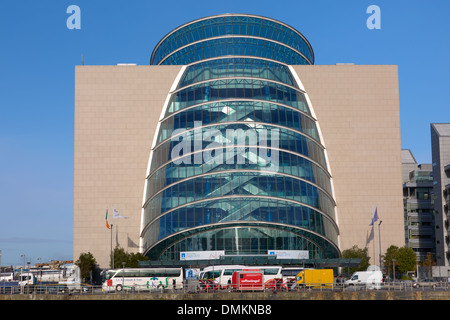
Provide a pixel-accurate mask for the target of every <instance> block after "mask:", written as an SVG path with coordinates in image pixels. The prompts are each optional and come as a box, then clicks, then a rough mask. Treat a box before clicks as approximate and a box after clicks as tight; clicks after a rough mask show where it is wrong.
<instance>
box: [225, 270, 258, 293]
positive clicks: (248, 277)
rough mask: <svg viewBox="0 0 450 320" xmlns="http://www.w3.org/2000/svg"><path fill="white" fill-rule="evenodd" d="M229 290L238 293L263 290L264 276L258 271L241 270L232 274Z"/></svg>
mask: <svg viewBox="0 0 450 320" xmlns="http://www.w3.org/2000/svg"><path fill="white" fill-rule="evenodd" d="M231 288H232V289H234V290H239V291H244V290H247V291H259V290H264V274H263V272H262V271H260V270H255V269H253V270H250V269H249V270H246V269H244V270H242V271H235V272H233V276H232V280H231Z"/></svg>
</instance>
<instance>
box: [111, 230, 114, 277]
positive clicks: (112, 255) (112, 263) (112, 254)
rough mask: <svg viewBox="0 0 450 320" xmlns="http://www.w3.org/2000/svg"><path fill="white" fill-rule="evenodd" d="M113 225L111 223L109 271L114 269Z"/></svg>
mask: <svg viewBox="0 0 450 320" xmlns="http://www.w3.org/2000/svg"><path fill="white" fill-rule="evenodd" d="M112 238H113V224H112V223H111V269H114V252H113V244H112V243H113V241H112Z"/></svg>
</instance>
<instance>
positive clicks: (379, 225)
mask: <svg viewBox="0 0 450 320" xmlns="http://www.w3.org/2000/svg"><path fill="white" fill-rule="evenodd" d="M382 222H383V221H382V220H380V222H379V223H378V242H379V247H380V270H381V223H382Z"/></svg>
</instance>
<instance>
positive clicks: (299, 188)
mask: <svg viewBox="0 0 450 320" xmlns="http://www.w3.org/2000/svg"><path fill="white" fill-rule="evenodd" d="M150 63H151V64H155V65H175V64H176V65H184V66H186V67H185V69H184V73H183V74H182V76H181V77H180V78H179V80H178V83H177V84H176V86H174V88H175V89H174V90H173V91H172V92H170V93H169V95H170V97H169V99H168V102H167V105H166V106H165V107H164V114H163V115H162V116H161V120H160V123H159V126H158V128H159V129H158V132H156V140H155V141H156V144H155V145H154V147H153V148H152V151H151V155H150V163H149V175H148V177H147V179H146V185H145V195H144V205H143V216H142V231H141V239H142V244H143V248H144V254H146V255H147V256H149V257H150V259H151V260H179V259H180V253H182V252H189V251H224V252H225V254H226V255H260V254H264V255H266V254H268V251H270V250H304V251H308V254H309V258H311V259H321V258H337V257H338V256H339V249H338V234H339V230H338V226H337V224H336V204H335V200H334V197H333V187H332V179H331V175H330V173H329V168H328V165H327V160H326V151H325V148H324V146H323V142H322V141H321V137H320V134H319V131H318V125H317V120H316V119H315V118H314V113H313V112H311V106H310V105H309V104H308V99H307V96H306V92H305V91H304V90H303V89H302V88H301V86H299V83H297V81H296V75H294V71H293V69H292V68H291V67H290V65H297V64H305V65H310V64H313V63H314V53H313V50H312V48H311V46H310V44H309V42H308V41H307V40H306V38H305V37H304V36H303V35H302V34H300V33H299V32H298V31H296V30H295V29H293V28H292V27H290V26H288V25H286V24H284V23H282V22H279V21H276V20H273V19H269V18H265V17H260V16H254V15H246V14H225V15H219V16H212V17H207V18H203V19H199V20H195V21H193V22H190V23H187V24H185V25H182V26H181V27H179V28H177V29H175V30H174V31H172V32H170V33H169V34H168V35H166V36H165V37H164V38H163V39H162V40H161V41H160V42H159V43H158V44H157V46H156V48H155V49H154V51H153V54H152V56H151V62H150Z"/></svg>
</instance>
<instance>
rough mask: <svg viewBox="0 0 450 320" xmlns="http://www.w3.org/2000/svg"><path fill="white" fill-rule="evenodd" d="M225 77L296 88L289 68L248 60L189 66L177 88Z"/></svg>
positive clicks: (234, 59) (241, 59)
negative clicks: (263, 81)
mask: <svg viewBox="0 0 450 320" xmlns="http://www.w3.org/2000/svg"><path fill="white" fill-rule="evenodd" d="M227 77H247V78H262V79H268V80H272V81H278V82H283V83H286V84H288V85H290V86H295V87H296V86H297V83H296V82H295V80H294V78H293V76H292V74H291V72H290V71H289V68H288V67H287V66H285V65H282V64H279V63H276V62H274V61H267V60H263V59H250V58H223V59H214V60H208V61H204V62H200V63H197V64H194V65H191V66H189V67H188V68H187V69H186V71H185V73H184V75H183V77H182V79H181V81H180V82H179V85H178V88H182V87H184V86H187V85H191V84H193V83H196V82H201V81H205V80H211V79H220V78H227Z"/></svg>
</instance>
